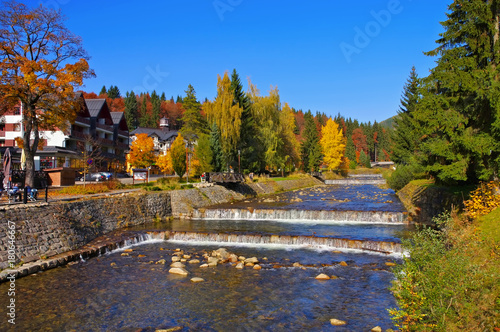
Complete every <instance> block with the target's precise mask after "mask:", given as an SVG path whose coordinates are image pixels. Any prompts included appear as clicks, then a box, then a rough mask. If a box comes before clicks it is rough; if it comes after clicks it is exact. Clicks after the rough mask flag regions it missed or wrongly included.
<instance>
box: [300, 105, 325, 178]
mask: <svg viewBox="0 0 500 332" xmlns="http://www.w3.org/2000/svg"><path fill="white" fill-rule="evenodd" d="M304 120H305V128H304V142H302V161H303V163H304V170H305V171H307V172H309V171H317V170H318V169H319V165H320V164H321V147H320V144H319V136H318V131H317V129H316V124H315V122H314V117H313V115H312V113H311V111H310V110H309V111H307V112H306V114H304Z"/></svg>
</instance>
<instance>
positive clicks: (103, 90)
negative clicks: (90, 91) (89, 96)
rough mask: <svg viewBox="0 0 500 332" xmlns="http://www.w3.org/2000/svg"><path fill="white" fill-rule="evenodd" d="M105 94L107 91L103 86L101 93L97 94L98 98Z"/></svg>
mask: <svg viewBox="0 0 500 332" xmlns="http://www.w3.org/2000/svg"><path fill="white" fill-rule="evenodd" d="M107 93H108V90H107V89H106V86H105V85H103V86H102V89H101V92H99V96H103V95H105V94H107Z"/></svg>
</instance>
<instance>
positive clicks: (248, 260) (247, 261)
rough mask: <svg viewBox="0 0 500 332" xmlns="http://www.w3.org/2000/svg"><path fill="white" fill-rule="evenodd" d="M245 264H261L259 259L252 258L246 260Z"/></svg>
mask: <svg viewBox="0 0 500 332" xmlns="http://www.w3.org/2000/svg"><path fill="white" fill-rule="evenodd" d="M244 262H245V264H247V263H252V264H257V263H258V262H259V260H258V259H257V257H250V258H247V259H245V260H244Z"/></svg>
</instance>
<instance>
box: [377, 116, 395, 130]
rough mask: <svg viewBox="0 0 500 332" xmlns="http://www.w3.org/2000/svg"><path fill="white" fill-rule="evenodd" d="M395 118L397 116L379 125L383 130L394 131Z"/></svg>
mask: <svg viewBox="0 0 500 332" xmlns="http://www.w3.org/2000/svg"><path fill="white" fill-rule="evenodd" d="M396 117H398V115H397V114H396V115H394V116H393V117H391V118H389V119H386V120H384V121H382V122H380V125H381V126H382V127H384V128H387V129H394V119H396Z"/></svg>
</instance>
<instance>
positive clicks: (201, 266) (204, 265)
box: [200, 264, 208, 269]
mask: <svg viewBox="0 0 500 332" xmlns="http://www.w3.org/2000/svg"><path fill="white" fill-rule="evenodd" d="M207 267H208V264H201V265H200V268H202V269H204V268H207Z"/></svg>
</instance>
